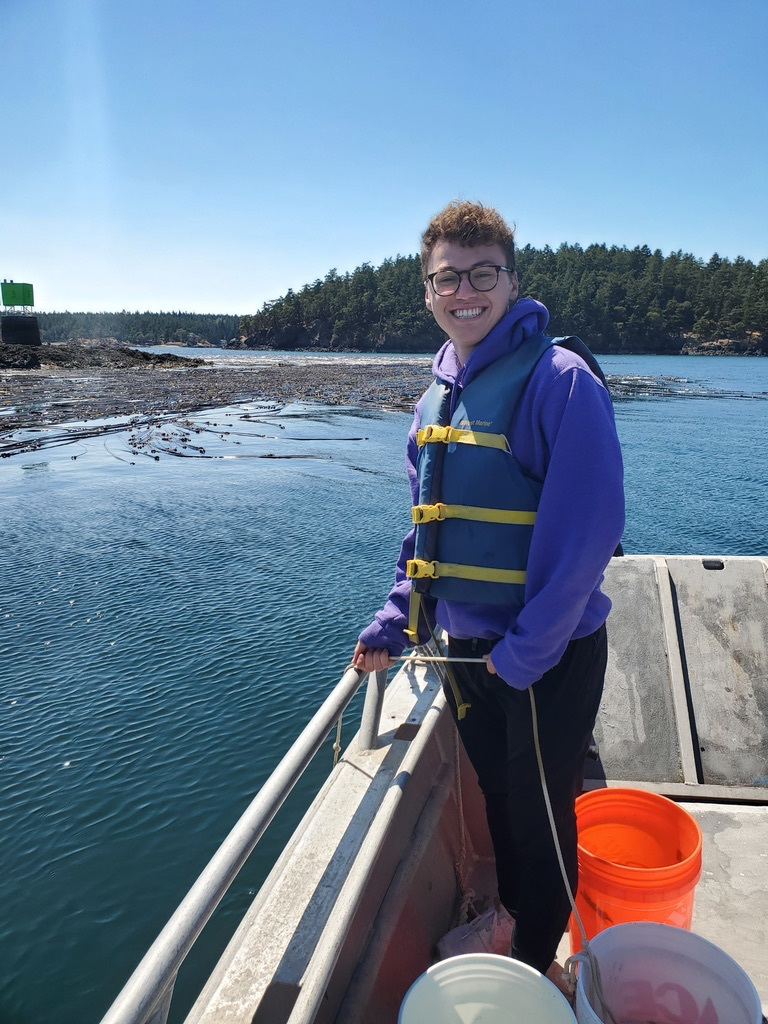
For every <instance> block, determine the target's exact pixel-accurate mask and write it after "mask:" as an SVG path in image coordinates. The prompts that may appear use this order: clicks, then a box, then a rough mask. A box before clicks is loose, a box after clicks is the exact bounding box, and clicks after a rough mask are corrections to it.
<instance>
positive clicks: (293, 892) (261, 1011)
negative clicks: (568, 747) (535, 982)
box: [187, 556, 768, 1024]
mask: <svg viewBox="0 0 768 1024" xmlns="http://www.w3.org/2000/svg"><path fill="white" fill-rule="evenodd" d="M767 574H768V560H765V559H755V558H723V559H702V558H693V557H691V558H677V557H675V558H664V557H661V556H658V557H654V556H643V557H640V556H637V557H626V558H622V559H615V560H614V561H613V563H612V564H611V566H609V569H608V571H607V573H606V590H607V592H608V593H609V594H610V595H611V597H612V599H613V601H614V611H613V613H612V616H611V619H610V621H609V665H608V672H607V675H606V688H605V694H604V699H603V703H602V706H601V712H600V716H599V720H598V724H597V727H596V729H595V738H596V741H597V745H598V748H599V757H598V758H597V759H596V760H590V761H589V762H588V776H589V777H588V779H587V781H586V786H587V787H596V786H606V785H608V786H611V785H622V786H626V785H630V786H637V787H641V788H648V789H652V790H654V791H656V792H659V793H662V794H664V795H667V796H669V797H671V798H673V799H675V800H678V801H681V802H683V803H684V805H685V807H686V809H687V810H688V811H689V812H690V813H691V814H693V815H694V817H695V818H696V819H697V821H698V822H699V824H700V825H701V828H702V832H703V837H704V840H703V870H702V877H701V880H700V882H699V884H698V886H697V888H696V892H695V899H694V917H693V930H694V931H696V932H697V933H698V934H700V935H702V936H703V937H705V938H707V939H709V940H710V941H711V942H713V943H715V945H717V946H719V947H720V948H721V949H723V950H725V951H726V952H727V953H729V954H730V955H731V956H732V957H733V958H734V959H735V960H736V961H737V962H738V963H739V964H740V965H741V966H742V967H743V968H744V970H745V971H746V972H747V974H748V975H749V976H750V977H751V979H752V981H753V982H754V984H755V987H756V988H757V990H758V992H759V994H760V998H761V1000H762V1004H763V1012H764V1013H765V1012H766V1010H768V585H767V584H766V575H767ZM492 877H493V868H492V859H491V856H490V844H489V840H488V835H487V829H486V827H485V821H484V814H483V810H482V798H481V796H480V794H479V792H478V790H477V785H476V782H475V780H474V777H473V773H472V771H471V769H469V766H468V765H467V763H466V760H465V758H464V756H463V754H462V752H461V751H460V749H459V747H458V744H457V742H456V737H455V730H454V728H453V724H452V722H451V720H450V716H449V714H448V713H447V710H446V708H445V705H444V701H443V697H442V694H441V692H440V687H439V684H438V681H437V679H436V676H435V674H434V672H433V671H432V669H430V668H427V669H424V668H421V667H417V666H415V665H408V666H407V667H406V668H404V669H403V670H401V671H400V672H399V673H398V674H397V676H396V677H395V679H394V680H393V681H392V683H391V684H390V686H389V688H388V690H387V694H386V699H385V704H384V713H383V716H382V722H381V729H380V733H379V737H378V745H377V747H376V749H374V750H371V751H366V750H360V749H359V748H358V746H357V744H356V743H355V742H353V743H352V744H351V746H350V749H349V750H348V751H347V752H346V753H345V755H344V757H343V759H342V761H341V763H340V764H339V765H338V766H337V768H336V769H335V770H334V772H333V774H332V775H331V777H330V778H329V779H328V781H327V783H326V785H325V786H324V788H323V790H322V791H321V793H320V794H319V796H318V797H317V799H316V800H315V802H314V803H313V805H312V807H311V808H310V810H309V812H308V813H307V815H306V817H305V819H304V820H303V822H302V823H301V825H300V826H299V828H298V829H297V830H296V833H295V834H294V836H293V838H292V840H291V842H290V843H289V845H288V846H287V847H286V849H285V850H284V851H283V854H282V855H281V858H280V860H279V861H278V863H277V864H276V866H275V868H274V870H273V872H272V873H271V874H270V877H269V878H268V879H267V882H266V883H265V885H264V887H263V888H262V890H261V891H260V893H259V894H258V895H257V896H256V898H255V900H254V903H253V905H252V906H251V908H250V910H249V911H248V913H247V914H246V917H245V919H244V920H243V922H242V924H241V926H240V928H239V929H238V932H237V933H236V935H235V936H234V938H233V940H232V942H231V943H230V945H229V947H228V948H227V950H226V952H225V954H224V956H223V957H222V960H221V962H220V964H219V965H218V967H217V969H216V970H215V971H214V973H213V975H212V977H211V978H210V979H209V981H208V984H207V985H206V987H205V989H204V990H203V993H202V994H201V996H200V999H199V1000H198V1002H197V1003H196V1005H195V1007H194V1008H193V1010H192V1011H191V1013H190V1015H189V1017H188V1019H187V1024H299V1022H302V1024H310V1022H311V1024H332V1022H333V1024H359V1021H362V1020H364V1021H366V1024H395V1022H396V1020H397V1011H398V1007H399V1005H400V1002H401V1000H402V998H403V995H404V994H405V991H406V990H407V988H408V987H409V985H410V984H411V982H412V981H413V980H415V978H416V977H417V976H418V975H419V974H420V973H421V972H422V971H423V970H425V969H426V967H427V966H429V963H430V962H431V959H432V956H433V949H434V944H435V942H436V940H437V939H438V938H439V937H440V936H441V935H442V934H444V933H445V932H446V931H447V930H448V929H449V928H450V927H451V926H452V925H453V924H455V923H456V917H457V914H458V911H459V903H460V898H461V889H462V888H466V887H467V886H469V885H470V884H471V885H472V886H473V887H474V888H475V891H476V893H478V895H486V896H492V895H493V892H492V889H493V882H492ZM457 878H461V880H462V881H461V884H457ZM484 889H485V890H487V891H485V892H484ZM265 936H268V937H269V941H268V942H265ZM569 953H570V949H569V948H568V946H567V941H566V940H564V942H563V944H562V946H561V954H562V955H564V956H567V955H568V954H569ZM723 1024H725V1022H723Z"/></svg>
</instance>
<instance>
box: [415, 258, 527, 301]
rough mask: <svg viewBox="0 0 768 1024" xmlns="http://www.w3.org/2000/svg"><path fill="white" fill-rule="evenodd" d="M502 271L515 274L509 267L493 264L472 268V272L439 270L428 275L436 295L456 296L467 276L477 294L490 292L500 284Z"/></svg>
mask: <svg viewBox="0 0 768 1024" xmlns="http://www.w3.org/2000/svg"><path fill="white" fill-rule="evenodd" d="M502 270H504V271H506V273H507V274H513V273H514V271H513V270H510V269H509V267H498V266H496V264H495V263H491V264H488V265H487V266H482V267H472V269H471V270H437V271H435V273H434V274H427V280H428V281H429V283H430V284H431V285H432V291H433V292H434V293H435V295H453V294H455V293H456V292H457V291H458V290H459V287H460V285H461V279H462V277H464V276H465V275H466V276H467V278H469V283H470V285H471V287H472V288H474V290H475V291H476V292H490V291H493V289H494V288H495V287H496V285H497V284H498V283H499V274H500V272H501V271H502Z"/></svg>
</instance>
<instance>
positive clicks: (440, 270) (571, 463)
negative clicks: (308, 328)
mask: <svg viewBox="0 0 768 1024" xmlns="http://www.w3.org/2000/svg"><path fill="white" fill-rule="evenodd" d="M421 262H422V269H423V272H424V279H425V280H424V286H425V300H426V304H427V307H428V309H429V310H430V311H431V312H432V315H433V316H434V317H435V320H436V321H437V323H438V324H439V325H440V327H441V328H442V329H443V330H444V331H445V333H446V334H447V335H448V337H449V340H448V341H447V342H446V343H445V344H444V345H443V347H442V348H441V349H440V351H439V352H438V353H437V356H436V357H435V360H434V366H433V372H434V374H435V378H436V380H435V383H433V385H432V387H431V388H430V389H429V390H428V391H427V392H426V393H425V395H423V396H422V398H421V399H420V401H419V403H418V405H417V407H416V417H415V421H414V425H413V428H412V430H411V433H410V435H409V439H408V472H409V477H410V481H411V488H412V492H413V505H414V512H413V516H414V522H415V523H416V526H415V527H414V530H413V531H411V533H409V534H408V536H407V537H406V538H405V541H404V542H403V548H402V551H401V555H400V560H399V562H398V567H397V575H396V581H395V585H394V587H393V589H392V591H391V593H390V595H389V599H388V601H387V603H386V605H385V607H384V608H383V609H382V610H381V611H380V612H378V613H377V615H376V617H375V621H374V622H373V623H371V625H370V626H368V627H367V629H365V630H363V632H362V633H361V634H360V639H359V642H358V644H357V647H356V648H355V653H354V663H355V665H356V666H357V667H359V668H361V669H363V670H365V671H373V670H377V669H380V668H383V667H385V666H386V665H387V664H388V663H389V660H390V657H391V656H396V655H399V654H401V653H402V651H403V649H404V648H405V647H406V646H411V645H413V644H414V643H417V642H422V643H423V642H425V641H426V640H427V639H428V637H429V624H431V623H436V625H437V627H439V628H440V629H444V630H445V631H446V633H447V634H448V637H449V640H448V650H449V654H450V655H451V656H453V657H458V658H478V657H483V656H487V661H486V662H485V663H480V664H477V663H467V664H460V663H459V664H454V665H452V666H450V669H451V671H450V674H449V680H448V681H447V683H446V686H445V690H446V697H447V700H448V704H449V706H450V708H451V711H452V712H453V715H454V718H455V719H456V724H457V727H458V730H459V734H460V736H461V739H462V742H463V743H464V746H465V748H466V750H467V753H468V755H469V758H470V760H471V762H472V764H473V766H474V768H475V770H476V772H477V775H478V779H479V782H480V787H481V789H482V791H483V794H484V797H485V802H486V811H487V818H488V825H489V829H490V834H491V839H492V842H493V848H494V853H495V857H496V872H497V878H498V886H499V898H500V900H501V902H502V903H503V905H504V906H505V907H506V908H507V910H508V911H509V912H510V914H511V915H512V917H513V918H515V921H516V927H515V933H514V939H513V945H512V950H511V952H512V955H513V956H515V957H517V958H518V959H520V960H523V961H525V962H526V963H529V964H531V965H532V966H534V967H535V968H537V969H538V970H539V971H541V972H542V973H546V971H547V970H548V968H549V967H550V965H551V964H552V961H553V959H554V956H555V952H556V949H557V945H558V943H559V940H560V938H561V937H562V935H563V932H564V930H565V927H566V925H567V921H568V915H569V911H570V905H569V902H568V897H567V895H566V892H565V887H564V885H563V882H562V877H561V873H560V869H559V865H558V862H557V855H556V852H555V848H554V844H553V840H552V834H551V829H550V825H549V821H548V818H547V814H546V808H545V804H544V798H543V795H542V787H541V782H540V778H539V770H538V767H537V760H536V754H535V748H534V741H533V724H532V709H531V699H530V694H529V688H532V690H533V693H534V695H535V702H536V712H537V718H538V732H539V737H540V744H541V751H542V755H543V760H544V765H545V771H546V777H547V784H548V788H549V793H550V798H551V801H552V806H553V811H554V816H555V821H556V824H557V829H558V833H559V839H560V845H561V847H562V851H563V854H564V859H565V864H566V869H567V872H568V875H569V878H570V882H571V886H572V887H573V889H574V891H575V889H576V881H577V860H576V849H577V836H576V820H575V813H574V801H575V799H576V797H577V796H578V794H579V793H580V792H581V786H582V782H583V767H584V758H585V755H586V752H587V749H588V746H589V743H590V740H591V735H592V729H593V726H594V722H595V717H596V715H597V711H598V707H599V703H600V697H601V694H602V688H603V678H604V675H605V666H606V632H605V620H606V618H607V616H608V612H609V609H610V601H609V600H608V598H607V597H606V596H605V595H604V594H602V593H601V591H600V583H601V581H602V577H603V570H604V569H605V566H606V565H607V563H608V561H609V559H610V558H611V556H612V554H613V553H614V551H615V550H616V548H617V546H618V544H619V541H620V538H621V534H622V530H623V527H624V494H623V472H622V461H621V451H620V448H619V442H618V438H617V435H616V427H615V423H614V418H613V409H612V405H611V400H610V397H609V395H608V393H607V391H606V388H605V386H604V383H603V380H602V374H601V373H600V370H599V367H597V364H596V363H595V362H594V359H593V358H592V357H591V355H590V353H589V352H588V350H587V349H586V348H585V347H584V346H583V345H581V343H580V342H579V341H578V339H560V340H561V341H562V344H553V343H552V339H551V338H548V337H546V336H545V335H544V333H543V332H544V330H545V328H546V326H547V323H548V320H549V314H548V312H547V310H546V309H545V308H544V306H543V305H541V303H539V302H536V301H535V300H534V299H530V298H523V299H519V298H518V280H517V274H516V273H515V247H514V235H513V232H512V231H511V229H510V228H509V227H508V226H507V225H506V223H505V222H504V221H503V220H502V218H501V217H500V216H499V214H498V213H497V212H496V211H495V210H493V209H490V208H487V207H484V206H482V205H480V204H476V203H469V202H456V203H451V204H450V205H449V206H448V207H447V208H446V209H445V210H443V211H442V212H441V213H439V214H437V215H436V216H435V217H434V218H433V219H432V221H431V222H430V224H429V226H428V227H427V230H426V231H425V232H424V235H423V237H422V251H421ZM573 349H576V350H577V351H579V352H581V355H579V354H576V352H575V351H573Z"/></svg>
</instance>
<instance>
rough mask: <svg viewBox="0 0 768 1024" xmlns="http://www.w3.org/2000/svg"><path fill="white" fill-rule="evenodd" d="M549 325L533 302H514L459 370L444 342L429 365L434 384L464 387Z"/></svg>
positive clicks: (451, 349)
mask: <svg viewBox="0 0 768 1024" xmlns="http://www.w3.org/2000/svg"><path fill="white" fill-rule="evenodd" d="M548 323H549V311H548V310H547V308H546V306H543V305H542V304H541V303H540V302H537V301H536V299H518V301H517V302H516V303H515V304H514V306H513V307H512V308H511V309H510V310H509V312H508V313H506V314H505V315H504V316H503V317H502V318H501V320H499V322H498V323H497V324H496V326H495V327H494V328H493V329H492V330H491V331H489V332H488V334H486V336H485V337H484V338H483V340H482V341H481V342H480V343H479V344H478V345H476V346H475V348H474V349H473V350H472V354H471V355H470V357H469V359H468V360H467V362H466V363H465V365H464V366H461V365H460V363H459V360H458V357H457V355H456V350H455V349H454V347H453V342H452V341H450V340H449V341H446V343H445V344H444V345H443V347H442V348H441V349H440V350H439V351H438V353H437V355H436V356H435V359H434V362H433V363H432V372H433V373H434V375H435V377H437V379H438V380H441V381H444V382H445V383H446V384H450V385H453V384H454V383H455V382H456V381H457V380H458V381H459V382H460V383H461V384H462V385H466V384H468V383H469V381H470V380H472V378H473V377H476V376H477V374H478V373H480V372H481V371H482V370H484V369H485V367H486V366H489V365H490V364H491V363H494V362H495V361H496V360H497V359H499V358H500V357H501V356H505V355H509V353H511V352H514V351H515V350H516V349H518V348H519V347H520V345H522V344H523V342H524V341H525V339H526V338H530V337H531V335H534V334H543V333H544V331H545V330H546V328H547V324H548Z"/></svg>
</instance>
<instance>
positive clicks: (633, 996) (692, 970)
mask: <svg viewBox="0 0 768 1024" xmlns="http://www.w3.org/2000/svg"><path fill="white" fill-rule="evenodd" d="M589 947H590V949H591V950H592V952H593V953H594V954H595V957H596V958H597V962H598V963H599V965H600V974H601V976H602V983H603V995H604V997H605V1002H606V1004H607V1005H608V1006H609V1008H610V1009H611V1011H612V1012H613V1014H614V1016H615V1017H616V1020H617V1021H619V1022H624V1021H643V1022H645V1021H647V1022H648V1024H761V1021H762V1019H763V1015H762V1010H761V1008H760V997H759V996H758V994H757V991H756V989H755V986H754V985H753V984H752V982H751V981H750V980H749V978H748V977H747V975H746V974H745V972H744V971H743V970H742V968H741V967H739V965H738V964H737V963H736V961H735V960H732V959H731V957H729V956H728V954H727V953H724V952H723V951H722V949H719V948H718V947H717V946H715V945H713V944H712V943H711V942H707V940H706V939H702V938H701V936H700V935H696V934H695V933H694V932H689V931H687V930H685V929H684V928H675V927H673V926H671V925H666V924H656V923H653V922H650V921H646V922H643V923H638V924H617V925H614V926H613V927H612V928H606V929H605V931H602V932H598V934H597V935H595V937H594V938H593V939H590V942H589ZM590 974H591V972H590V969H589V964H587V963H580V964H579V979H578V984H577V986H576V1019H577V1021H578V1024H603V1019H602V1017H600V1016H598V1014H597V1013H596V1012H595V1011H594V1010H593V1009H592V1007H591V1006H590V1004H589V1001H588V997H587V991H588V989H589V982H590Z"/></svg>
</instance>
